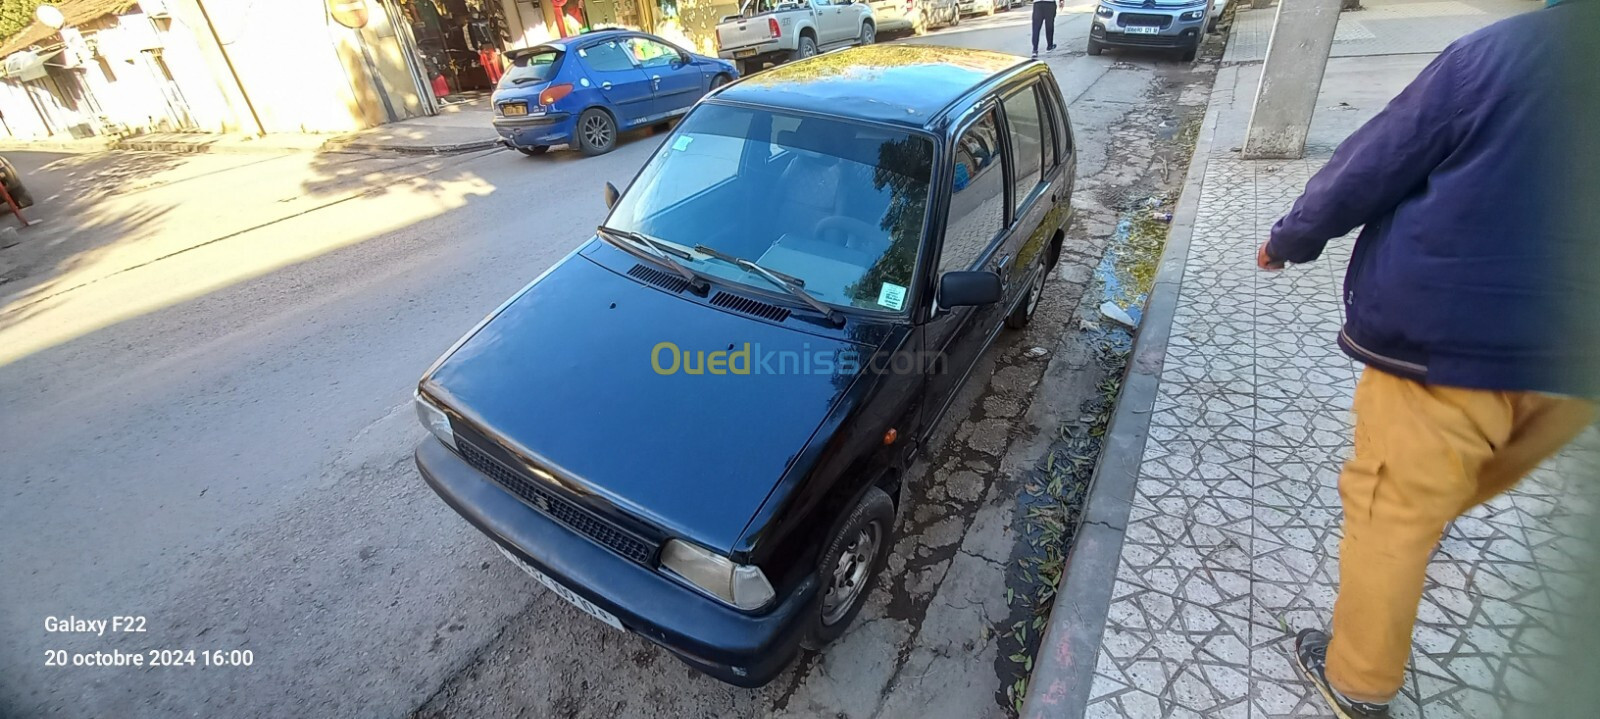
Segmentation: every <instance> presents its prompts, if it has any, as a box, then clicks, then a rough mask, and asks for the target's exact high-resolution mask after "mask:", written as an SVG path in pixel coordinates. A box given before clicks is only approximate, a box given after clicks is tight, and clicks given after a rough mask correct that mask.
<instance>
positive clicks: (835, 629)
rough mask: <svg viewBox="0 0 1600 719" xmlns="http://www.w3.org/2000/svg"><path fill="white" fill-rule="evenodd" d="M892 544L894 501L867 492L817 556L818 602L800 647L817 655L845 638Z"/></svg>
mask: <svg viewBox="0 0 1600 719" xmlns="http://www.w3.org/2000/svg"><path fill="white" fill-rule="evenodd" d="M893 544H894V501H893V500H891V499H889V495H887V494H884V492H883V490H881V489H879V488H877V487H868V488H867V491H866V492H865V493H864V494H862V495H861V499H860V500H859V501H857V502H856V505H855V506H854V507H852V508H851V509H850V514H849V515H847V516H846V517H845V520H844V522H842V523H840V525H839V528H838V529H836V530H834V533H833V536H832V537H829V539H828V544H827V546H826V548H825V549H824V550H823V552H822V557H821V559H820V560H819V562H818V564H817V577H818V579H819V580H820V581H821V587H822V588H821V591H822V601H821V602H818V608H817V611H816V613H815V614H813V615H811V620H810V622H809V626H808V627H807V628H806V632H805V634H804V635H803V636H802V637H801V639H800V645H801V646H803V647H805V648H806V649H810V650H812V651H817V650H819V649H822V648H823V647H825V646H827V645H828V643H829V642H832V641H833V640H835V639H838V638H839V637H840V636H841V635H843V634H844V630H845V629H846V628H847V627H849V626H850V622H851V621H852V620H854V619H855V618H856V615H857V614H860V613H861V607H862V606H863V605H865V604H866V599H867V595H868V594H869V593H871V592H872V586H873V584H874V583H875V582H876V581H877V578H878V573H879V571H880V570H881V569H882V568H883V563H884V559H885V558H886V557H888V556H889V547H890V546H892V545H893Z"/></svg>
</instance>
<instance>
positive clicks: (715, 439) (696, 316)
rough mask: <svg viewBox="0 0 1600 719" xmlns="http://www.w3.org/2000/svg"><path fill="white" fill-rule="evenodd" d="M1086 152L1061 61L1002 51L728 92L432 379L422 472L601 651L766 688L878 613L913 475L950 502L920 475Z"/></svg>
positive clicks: (771, 79) (834, 64) (915, 53)
mask: <svg viewBox="0 0 1600 719" xmlns="http://www.w3.org/2000/svg"><path fill="white" fill-rule="evenodd" d="M1072 140H1073V137H1072V129H1071V125H1070V123H1069V122H1068V117H1067V110H1066V104H1065V103H1064V102H1063V101H1062V96H1061V91H1060V88H1059V87H1058V86H1057V85H1056V81H1055V78H1054V77H1053V76H1052V75H1051V73H1050V70H1049V68H1048V67H1046V66H1045V65H1044V64H1043V63H1040V62H1038V61H1028V60H1026V59H1023V58H1019V57H1013V56H1009V55H999V54H996V53H990V52H982V51H978V50H958V49H952V48H938V47H928V46H912V45H869V46H866V47H861V48H856V49H853V50H845V51H841V52H837V53H828V54H826V55H820V56H817V57H813V58H809V59H806V60H802V61H800V62H796V63H792V64H788V65H784V66H782V67H778V68H775V69H772V70H768V71H765V72H762V73H761V74H759V75H753V76H751V77H748V78H745V79H743V80H740V81H738V82H736V83H733V84H732V85H729V86H727V87H724V88H721V89H719V90H717V91H716V92H714V93H712V94H711V95H710V96H709V97H707V98H706V99H705V100H704V101H702V102H700V103H699V104H698V105H696V106H695V108H694V110H693V111H692V112H690V113H689V116H688V117H686V118H684V120H683V122H681V123H679V124H678V126H677V127H676V128H675V129H674V130H673V132H672V134H671V135H669V136H668V137H667V138H666V139H665V140H664V141H663V142H662V143H661V145H660V146H659V147H658V148H656V150H655V152H654V154H653V155H652V157H651V159H650V160H649V161H648V162H647V163H646V164H645V166H644V168H643V169H642V170H640V172H639V175H638V176H637V177H635V178H634V181H633V182H632V183H631V184H630V185H629V186H628V187H627V189H626V190H625V191H623V192H620V193H619V192H617V191H616V190H615V188H611V187H610V186H609V185H608V186H607V201H608V203H609V204H610V206H611V211H610V214H609V215H608V217H607V218H606V220H605V223H604V225H602V226H600V227H597V228H596V232H595V234H594V236H592V237H589V238H585V241H584V242H583V244H582V246H580V247H579V248H578V249H577V250H575V251H574V253H573V254H572V255H570V256H568V257H567V258H566V259H565V260H562V261H561V262H560V263H558V264H556V265H555V266H553V267H551V268H550V269H549V271H547V272H546V273H545V274H544V275H542V276H540V277H539V278H538V279H535V280H534V281H533V283H532V284H530V285H528V286H527V287H526V288H524V289H523V290H522V292H520V293H519V294H518V295H517V296H516V297H513V298H512V299H511V300H510V301H508V302H507V303H506V304H505V305H503V306H502V307H501V308H500V309H498V310H496V311H495V312H494V313H493V314H492V315H490V317H488V318H487V319H485V320H484V322H483V323H482V324H480V325H479V326H478V328H477V329H474V330H473V331H472V332H470V333H469V334H468V335H467V336H466V337H464V338H463V339H462V340H461V341H460V342H459V343H458V344H457V345H456V346H455V347H454V348H452V349H451V350H450V351H448V352H446V353H445V355H444V356H443V357H441V358H440V359H439V361H438V362H437V363H436V364H435V365H434V366H433V368H432V369H430V370H428V372H427V374H426V375H424V376H423V378H422V380H421V382H420V383H419V384H418V386H417V402H416V408H417V412H418V416H419V417H420V418H421V420H422V422H423V424H424V425H426V426H427V427H428V429H429V430H430V432H431V433H432V435H433V436H432V437H431V438H429V439H427V440H426V441H424V442H423V443H422V444H421V446H419V447H418V448H417V452H416V461H417V467H418V469H419V470H421V473H422V476H423V478H424V479H425V480H426V481H427V482H428V484H429V485H430V486H432V487H433V489H434V491H436V492H437V493H438V494H439V496H440V497H441V498H442V499H443V500H444V501H445V502H446V503H448V504H449V505H450V506H451V507H452V508H454V509H455V511H457V512H459V513H460V514H461V516H462V517H463V518H465V519H466V520H467V521H469V522H471V523H472V524H473V525H474V526H476V527H477V528H478V529H480V530H482V531H483V532H484V534H486V535H488V536H489V537H490V538H492V539H493V540H494V542H495V544H496V545H498V546H499V548H500V549H501V551H502V552H504V553H505V554H506V556H508V557H510V558H511V560H512V561H514V562H515V563H516V564H517V565H518V566H520V567H521V568H522V569H523V570H524V571H526V572H527V573H528V574H529V575H530V576H532V577H533V578H534V580H536V581H537V582H539V583H540V584H542V585H544V586H545V587H547V588H549V589H550V590H551V591H552V592H553V593H555V594H556V595H558V596H560V597H561V598H563V599H565V600H567V601H569V602H571V603H572V604H573V605H575V606H577V607H578V608H579V609H581V610H582V611H584V612H585V613H587V614H588V615H589V616H591V617H593V618H594V619H595V620H596V623H595V624H594V629H595V630H596V631H600V627H601V626H602V625H604V626H609V627H611V628H613V629H617V630H623V631H629V632H634V633H636V634H638V635H639V636H641V637H644V638H646V639H648V640H650V641H652V642H655V643H656V644H659V645H661V646H663V647H665V648H666V649H668V650H670V651H671V652H673V653H674V654H676V655H677V656H678V657H680V658H681V659H683V661H685V662H687V663H689V664H690V665H692V666H694V667H696V668H698V669H700V670H702V671H704V672H706V673H708V674H710V675H712V676H715V677H717V678H718V679H721V680H723V681H726V682H730V683H733V684H738V685H741V686H757V685H761V684H764V683H766V682H768V681H770V680H771V679H772V678H773V677H774V676H775V675H777V674H778V673H779V672H780V671H782V670H783V668H784V666H785V665H786V664H788V662H789V661H790V660H791V659H792V658H793V657H794V656H795V654H796V652H797V651H799V650H800V648H802V647H805V648H809V649H820V648H822V647H823V646H825V645H827V644H828V643H829V642H830V641H832V640H833V639H835V638H837V637H839V636H841V635H842V634H843V633H844V632H845V629H846V628H847V627H848V626H849V625H850V623H851V620H852V619H853V618H854V617H855V616H856V615H857V614H858V613H859V612H860V611H861V608H862V606H863V605H864V604H865V603H866V597H867V596H868V594H869V593H870V592H871V589H872V585H873V582H874V581H875V577H876V576H877V574H878V572H879V570H880V569H882V568H883V567H884V566H885V562H886V559H887V557H888V555H889V551H890V547H892V546H894V543H895V518H896V516H897V514H905V513H906V512H905V510H901V509H899V505H900V504H901V503H902V502H905V501H910V500H911V497H912V495H913V493H911V492H907V491H902V483H903V482H920V481H934V482H937V481H940V480H939V478H937V477H933V478H928V479H922V478H920V477H915V476H913V473H911V472H910V467H911V466H912V464H913V463H914V462H915V461H916V459H917V457H918V456H920V455H923V454H926V453H930V452H932V451H933V450H934V449H936V447H934V446H932V444H931V442H932V437H933V435H934V432H933V429H934V427H935V426H937V424H938V422H939V418H940V417H941V416H942V415H943V414H944V412H945V410H946V408H947V407H949V406H950V405H951V404H952V399H953V398H954V397H955V396H956V395H957V393H958V392H959V391H960V389H961V386H962V383H963V382H964V381H965V380H966V378H967V377H968V375H969V374H971V373H972V369H973V368H974V367H975V366H977V365H978V362H979V358H980V357H981V356H982V354H983V352H984V350H985V348H986V347H988V346H989V344H990V343H991V342H992V341H993V340H994V339H995V337H996V336H997V335H998V334H999V333H1000V331H1001V329H1002V328H1003V327H1013V328H1018V327H1022V326H1024V325H1026V324H1027V323H1028V321H1029V319H1030V318H1031V317H1032V316H1033V314H1034V310H1035V309H1036V308H1037V307H1038V306H1039V304H1040V302H1039V298H1040V296H1041V295H1042V294H1043V293H1044V291H1045V287H1046V278H1047V277H1048V275H1049V272H1050V270H1051V268H1052V267H1053V266H1054V265H1055V263H1056V260H1057V258H1059V257H1060V256H1061V254H1062V247H1063V245H1064V244H1065V243H1066V242H1068V239H1067V237H1066V232H1065V228H1066V226H1067V224H1068V222H1069V220H1070V218H1071V207H1072V189H1073V173H1074V168H1075V166H1076V155H1075V153H1074V143H1073V141H1072ZM574 656H577V657H582V656H583V653H582V651H581V650H579V651H576V652H574Z"/></svg>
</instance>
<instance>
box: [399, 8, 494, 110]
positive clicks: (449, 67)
mask: <svg viewBox="0 0 1600 719" xmlns="http://www.w3.org/2000/svg"><path fill="white" fill-rule="evenodd" d="M394 2H395V5H396V6H397V7H398V8H399V10H400V13H401V14H400V16H401V17H402V18H404V19H405V22H406V23H407V24H409V25H410V26H411V32H412V35H413V36H414V37H415V38H416V50H417V55H418V58H417V60H418V64H419V65H420V66H421V67H422V68H423V71H424V72H425V73H426V74H427V77H428V82H429V84H430V86H431V87H432V88H433V93H434V95H436V96H438V98H439V99H440V100H441V101H443V102H445V103H454V102H463V101H468V100H472V99H474V98H478V97H482V96H484V95H486V94H488V93H489V92H490V91H492V90H493V89H494V86H495V83H497V82H499V81H500V76H501V75H502V74H504V72H505V59H504V57H503V56H502V54H501V53H502V51H503V50H504V49H505V43H506V38H507V37H508V36H509V31H508V26H507V24H506V20H505V16H504V15H503V14H502V10H501V7H500V3H499V2H498V1H497V0H394Z"/></svg>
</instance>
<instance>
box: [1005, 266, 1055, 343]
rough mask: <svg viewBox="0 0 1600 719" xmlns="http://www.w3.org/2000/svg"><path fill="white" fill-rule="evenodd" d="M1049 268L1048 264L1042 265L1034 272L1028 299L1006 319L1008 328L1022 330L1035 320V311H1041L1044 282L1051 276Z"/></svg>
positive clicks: (1029, 286)
mask: <svg viewBox="0 0 1600 719" xmlns="http://www.w3.org/2000/svg"><path fill="white" fill-rule="evenodd" d="M1048 266H1049V265H1048V264H1045V263H1041V264H1040V265H1039V267H1038V269H1036V270H1034V272H1033V282H1032V283H1031V284H1029V285H1028V297H1027V298H1026V299H1024V300H1023V301H1022V303H1021V304H1018V305H1017V308H1016V309H1014V310H1012V311H1011V314H1010V315H1009V316H1007V317H1006V326H1007V327H1010V328H1011V329H1014V330H1020V329H1022V328H1024V327H1027V326H1028V322H1030V321H1032V320H1033V313H1034V310H1037V309H1039V298H1041V297H1043V296H1044V281H1045V279H1046V277H1047V276H1048V275H1049V274H1050V270H1048V269H1046V268H1047V267H1048Z"/></svg>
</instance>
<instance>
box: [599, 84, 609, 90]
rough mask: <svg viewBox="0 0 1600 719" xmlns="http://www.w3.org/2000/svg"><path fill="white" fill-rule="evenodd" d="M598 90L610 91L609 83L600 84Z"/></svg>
mask: <svg viewBox="0 0 1600 719" xmlns="http://www.w3.org/2000/svg"><path fill="white" fill-rule="evenodd" d="M600 89H601V90H610V89H611V83H609V82H602V83H600Z"/></svg>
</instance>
